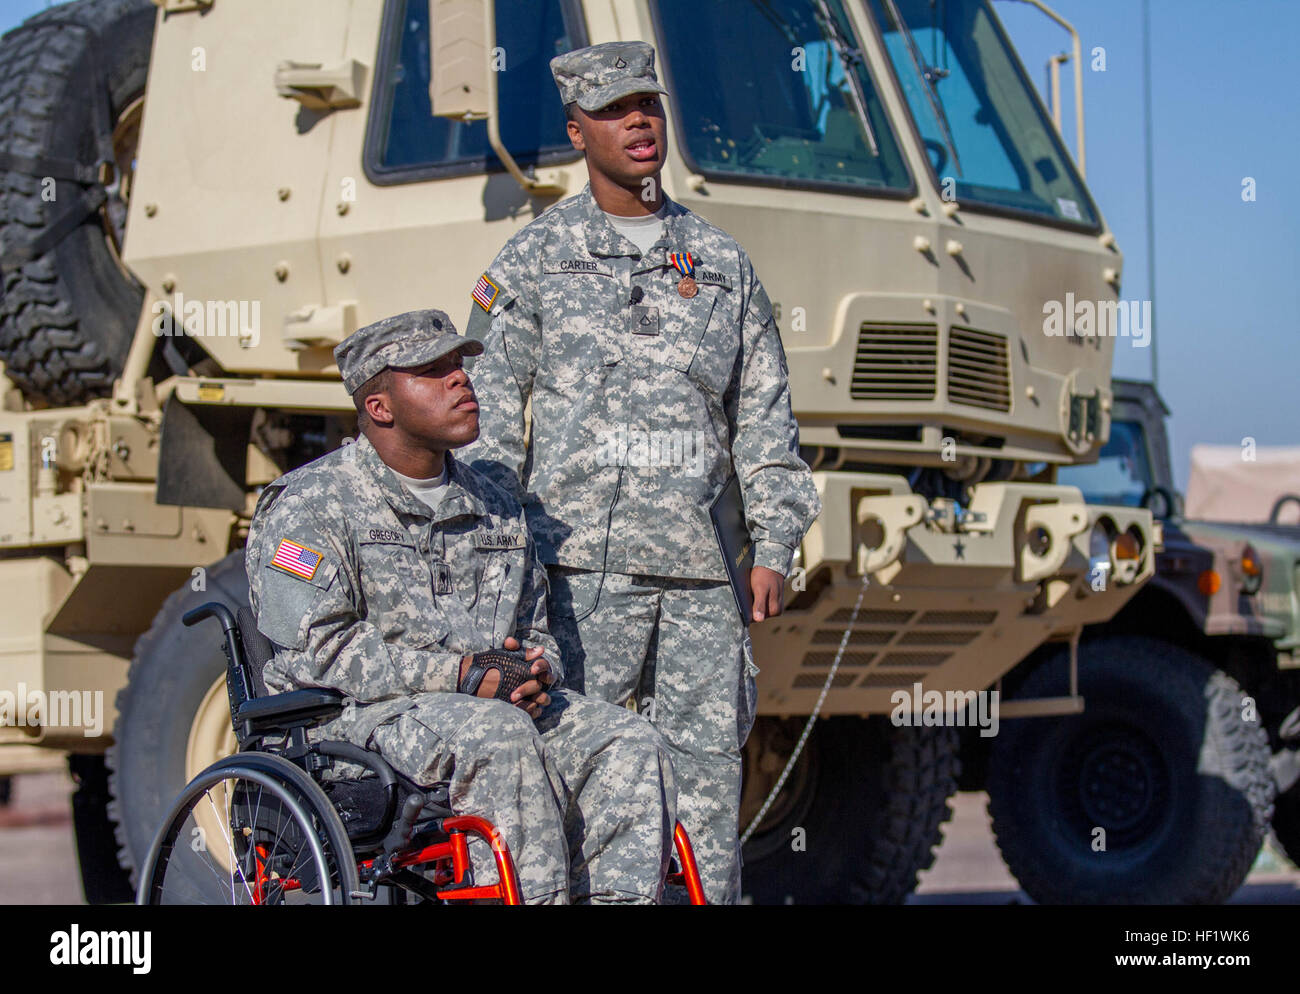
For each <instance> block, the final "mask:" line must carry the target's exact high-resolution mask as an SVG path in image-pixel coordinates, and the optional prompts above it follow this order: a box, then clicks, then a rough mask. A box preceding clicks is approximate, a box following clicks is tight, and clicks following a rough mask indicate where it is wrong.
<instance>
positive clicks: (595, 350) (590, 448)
mask: <svg viewBox="0 0 1300 994" xmlns="http://www.w3.org/2000/svg"><path fill="white" fill-rule="evenodd" d="M664 202H665V204H666V205H667V211H666V215H667V216H666V221H665V231H664V235H663V236H662V237H661V238H660V239H659V241H658V242H656V243H655V245H654V246H652V247H651V248H650V249H649V251H648V252H647V253H646V255H645V257H644V258H643V257H642V256H641V254H640V252H639V250H638V249H637V247H636V246H635V245H633V244H632V243H631V242H630V241H628V240H627V239H625V238H623V236H622V235H620V234H619V233H618V232H617V231H615V229H614V227H613V225H611V224H610V223H609V221H608V220H607V219H606V217H605V214H604V212H603V211H602V210H601V209H600V208H599V206H598V205H597V204H596V201H595V199H594V198H593V197H592V194H591V188H590V187H587V188H586V189H584V190H583V192H582V193H580V194H579V195H577V196H576V197H572V198H570V199H568V200H566V201H564V202H562V203H560V204H557V205H556V206H555V207H553V208H551V209H550V210H548V211H547V212H546V213H544V214H543V215H542V216H541V217H539V218H537V219H536V220H535V221H533V222H532V223H531V224H529V225H528V226H527V227H525V228H524V229H523V230H521V231H519V232H518V233H516V234H515V236H514V237H513V238H511V239H510V241H509V242H507V243H506V245H505V247H504V248H503V249H502V250H501V252H500V254H499V255H498V256H497V257H496V259H495V260H494V261H493V263H492V265H491V266H489V267H488V270H487V272H486V273H485V274H484V277H483V279H482V280H480V281H479V284H478V286H477V287H475V290H474V294H473V299H474V303H473V305H472V307H471V317H470V321H469V324H468V326H467V329H466V333H467V335H468V336H469V337H472V338H478V339H480V340H481V341H483V343H484V345H485V351H484V354H483V355H482V356H480V357H479V358H478V359H477V360H476V361H475V363H474V365H473V368H472V378H473V380H474V386H475V390H476V392H477V393H478V396H479V398H480V403H481V410H480V413H479V418H480V425H481V428H482V433H481V435H480V436H479V440H478V441H477V442H476V443H474V444H473V445H472V446H468V447H467V448H466V449H464V450H463V451H462V453H461V458H462V459H463V460H465V461H466V462H468V463H470V464H471V465H473V467H474V468H475V469H477V470H479V471H481V472H482V473H484V474H485V475H489V476H491V477H492V479H493V480H494V481H495V482H497V483H499V484H500V485H501V486H502V487H504V488H506V489H509V490H510V491H511V492H512V493H513V494H515V496H516V497H518V498H519V500H520V502H521V503H522V504H523V505H524V507H525V509H526V511H527V514H528V523H529V526H530V528H531V530H532V533H533V536H534V538H535V539H536V541H537V546H538V554H539V556H540V557H541V558H542V560H543V561H544V562H546V563H559V564H563V565H565V566H573V567H579V568H582V569H589V570H600V569H604V570H608V571H611V572H619V573H644V574H652V575H657V576H668V577H679V578H696V579H704V580H726V579H727V574H726V571H725V569H724V566H723V563H722V558H721V556H720V555H719V553H718V549H717V543H716V541H715V539H714V534H713V529H712V525H711V522H710V519H709V513H708V508H709V504H710V503H711V502H712V500H713V498H714V497H715V496H716V495H717V494H718V493H719V492H720V491H721V490H722V488H723V486H724V485H725V484H726V482H727V480H728V479H729V478H730V476H731V473H732V468H733V464H734V467H735V470H736V472H737V473H738V474H739V477H740V483H741V492H742V495H743V498H744V504H745V517H746V520H747V522H748V525H749V531H750V536H751V538H752V539H753V540H754V542H755V560H754V562H755V565H758V566H766V567H769V568H771V569H774V570H776V571H778V572H780V573H782V574H786V573H788V572H789V570H790V565H791V559H792V557H793V554H794V550H795V549H796V548H797V547H798V545H799V542H800V540H801V539H802V538H803V535H804V532H805V531H806V530H807V529H808V526H809V525H810V524H811V523H812V521H813V519H814V518H816V516H817V514H818V513H819V512H820V510H821V502H820V499H819V498H818V496H817V491H816V488H815V487H814V485H813V481H812V476H811V473H810V472H809V470H808V467H807V465H806V464H805V463H804V462H803V460H802V459H800V457H799V430H798V425H797V424H796V422H795V420H794V417H793V416H792V414H791V411H790V392H789V385H788V383H787V367H786V360H785V352H784V350H783V348H782V346H781V338H780V333H779V331H778V329H777V326H776V322H775V321H774V320H773V316H772V305H771V302H770V301H769V300H768V296H767V293H766V292H764V290H763V287H762V285H761V284H760V283H759V281H758V278H757V277H756V276H755V274H754V267H753V265H752V264H751V263H750V261H749V257H748V256H747V255H746V254H745V252H744V250H743V249H742V248H741V247H740V246H739V245H738V244H737V243H736V241H735V240H734V239H733V238H732V237H731V236H730V235H728V234H727V233H726V232H724V231H722V230H721V229H719V228H716V227H714V226H713V225H711V224H709V223H708V222H706V221H705V220H704V219H702V218H701V217H699V216H698V215H696V214H694V213H692V212H691V211H689V210H687V209H686V208H684V207H682V206H681V205H680V204H677V203H675V202H673V201H671V200H668V198H667V197H665V198H664ZM670 253H690V254H691V257H692V259H693V260H694V264H695V272H694V279H695V282H696V284H697V285H698V288H699V292H698V293H697V294H696V295H695V296H694V297H690V298H687V297H684V296H682V295H681V294H680V293H679V292H678V282H679V280H680V279H681V274H680V273H679V271H678V270H677V269H675V268H674V266H673V264H672V262H671V261H670V258H669V254H670ZM530 399H531V401H532V428H531V432H532V433H531V438H530V439H529V442H528V445H527V446H526V445H525V431H526V429H525V422H524V409H525V406H526V405H527V403H528V402H529V400H530ZM620 463H622V464H623V465H622V468H621V469H620V465H619V464H620Z"/></svg>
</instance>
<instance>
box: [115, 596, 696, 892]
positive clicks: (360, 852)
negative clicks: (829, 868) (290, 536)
mask: <svg viewBox="0 0 1300 994" xmlns="http://www.w3.org/2000/svg"><path fill="white" fill-rule="evenodd" d="M208 618H215V619H216V620H217V621H218V622H220V624H221V629H222V633H223V635H224V639H225V642H224V649H225V653H226V661H227V667H226V691H227V695H228V697H229V701H230V716H231V722H232V724H233V726H234V730H235V736H236V738H237V740H238V743H239V751H238V752H237V753H235V755H233V756H227V757H226V758H224V759H220V760H218V761H217V762H215V763H213V764H212V765H211V766H209V767H208V768H207V769H206V770H204V771H203V772H201V773H200V774H199V775H198V776H197V777H195V778H194V779H193V780H192V781H191V782H190V783H189V784H188V785H187V786H186V787H185V789H184V790H183V791H182V792H181V794H180V796H179V797H178V798H177V799H176V801H175V802H174V803H173V804H172V806H171V808H170V809H169V811H168V813H167V816H166V818H165V819H164V821H163V824H162V826H161V827H160V828H159V829H158V832H157V834H156V835H155V837H154V840H153V844H152V845H151V846H150V848H149V853H148V855H147V857H146V858H145V860H144V862H143V864H142V865H141V871H140V879H139V888H138V892H137V895H136V902H137V903H138V904H212V903H217V904H236V905H238V904H250V905H281V904H284V905H288V904H329V905H332V904H361V903H374V904H424V903H433V904H453V903H457V902H462V903H463V902H473V903H501V904H521V903H523V902H522V898H521V895H520V891H519V877H518V873H517V872H516V870H515V863H514V859H513V857H512V856H511V853H510V848H509V846H508V845H507V844H506V841H505V839H504V838H503V837H502V836H501V834H500V833H499V832H498V831H497V829H496V828H495V827H494V826H493V825H492V823H491V822H490V821H488V820H487V819H486V818H481V817H478V816H475V815H458V814H456V813H455V812H453V811H452V809H451V806H450V804H449V799H448V785H447V783H446V782H442V783H439V784H436V785H434V786H433V787H432V788H429V787H422V786H420V785H418V784H416V783H414V782H413V781H411V780H409V779H408V778H406V777H404V776H403V775H402V774H400V773H398V772H397V771H395V770H394V769H393V768H392V767H391V766H390V765H389V764H388V763H387V762H386V761H385V760H384V759H383V757H382V756H380V755H379V753H377V752H374V751H371V750H367V749H362V748H360V747H358V746H355V745H353V744H351V743H347V742H310V741H308V738H307V730H308V729H310V728H313V727H315V726H317V725H319V724H321V723H323V722H326V721H329V720H331V719H332V718H335V717H337V716H338V715H339V714H341V713H342V711H343V700H344V695H343V694H341V693H339V692H338V691H335V690H328V689H323V688H309V689H305V690H294V691H290V692H288V693H284V694H274V695H272V694H269V693H268V691H267V688H266V684H265V683H264V681H263V678H262V670H263V668H264V667H265V666H266V663H267V662H268V661H269V660H270V659H271V656H272V655H273V654H274V645H273V644H272V643H271V641H270V640H269V639H267V638H266V637H265V636H264V635H262V633H261V632H259V631H258V630H257V626H256V624H255V622H254V619H253V616H252V612H251V611H250V610H249V608H248V607H246V606H245V607H241V608H240V609H239V612H238V617H236V615H235V614H233V613H232V612H231V610H230V608H228V607H227V606H225V605H224V604H220V603H217V602H209V603H206V604H203V605H201V606H199V607H197V608H195V609H193V610H192V611H190V612H188V613H187V614H186V615H185V616H184V618H183V619H182V620H183V621H184V623H185V624H186V625H187V626H188V625H196V624H198V623H199V622H201V621H203V620H205V619H208ZM339 761H342V762H343V763H345V764H347V767H348V769H352V768H355V767H361V768H363V769H364V770H366V771H368V772H369V773H370V774H371V775H370V776H365V775H362V776H360V777H356V778H348V777H345V776H342V775H341V773H339V771H337V770H336V771H335V772H336V774H339V775H337V776H335V777H334V778H325V777H324V776H322V774H323V773H324V772H325V771H326V770H331V769H333V768H334V767H335V765H336V763H337V762H339ZM472 839H481V840H483V841H484V842H485V843H486V844H487V846H488V848H489V850H490V852H491V853H492V857H493V859H494V861H495V866H496V871H497V880H496V882H495V883H492V884H485V885H479V884H476V883H475V880H474V872H473V868H472V866H471V861H470V855H469V843H470V841H471V840H472ZM673 842H674V845H675V848H676V860H675V864H674V865H670V867H669V873H668V876H667V878H666V879H665V884H666V885H668V886H673V885H675V886H680V887H684V888H685V890H686V894H687V898H688V900H689V902H690V903H691V904H704V903H706V902H705V900H704V890H703V887H702V886H701V884H700V877H699V872H698V869H697V867H696V864H695V856H694V853H693V852H692V850H691V844H690V839H689V838H688V837H687V834H686V830H685V829H684V828H683V827H682V825H681V823H680V822H679V823H678V824H677V825H676V828H675V831H674V835H673Z"/></svg>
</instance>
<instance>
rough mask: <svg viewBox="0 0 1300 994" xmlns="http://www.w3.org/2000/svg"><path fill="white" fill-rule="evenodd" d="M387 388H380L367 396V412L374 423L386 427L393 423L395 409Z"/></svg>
mask: <svg viewBox="0 0 1300 994" xmlns="http://www.w3.org/2000/svg"><path fill="white" fill-rule="evenodd" d="M390 403H391V401H390V398H389V396H388V391H387V390H379V391H376V392H375V393H372V394H371V395H370V396H369V397H367V398H366V405H365V406H366V414H367V415H369V417H370V420H371V422H372V423H374V424H376V425H379V426H380V427H381V428H386V427H388V426H389V425H391V424H392V423H393V409H392V407H391V406H390Z"/></svg>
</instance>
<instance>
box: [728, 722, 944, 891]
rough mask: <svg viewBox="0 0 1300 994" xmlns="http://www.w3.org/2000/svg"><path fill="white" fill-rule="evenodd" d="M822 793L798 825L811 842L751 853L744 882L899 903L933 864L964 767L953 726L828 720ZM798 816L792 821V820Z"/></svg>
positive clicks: (756, 887) (820, 745)
mask: <svg viewBox="0 0 1300 994" xmlns="http://www.w3.org/2000/svg"><path fill="white" fill-rule="evenodd" d="M814 739H815V742H814V741H813V740H810V741H809V744H808V747H809V748H816V749H817V750H818V752H817V764H816V765H817V771H818V772H817V783H816V786H815V790H816V794H815V796H814V798H813V800H812V803H811V805H810V806H809V807H808V808H807V809H806V810H805V811H804V812H803V813H802V814H798V815H792V816H791V818H790V819H787V820H789V821H791V822H792V823H791V824H784V823H783V824H780V825H777V826H774V827H773V828H772V829H769V830H768V831H770V832H773V833H776V834H779V835H780V836H782V837H783V838H784V839H785V840H790V839H791V832H792V830H793V829H795V828H802V829H804V832H805V833H806V836H805V838H806V845H807V848H806V851H795V850H794V849H793V848H792V846H791V845H790V844H789V843H788V841H787V844H785V845H781V846H778V847H770V846H767V847H764V848H766V849H768V850H769V853H768V855H765V856H763V857H761V858H754V859H752V860H749V861H747V862H746V864H745V867H744V877H743V882H742V886H743V890H744V893H745V894H747V895H749V896H750V897H751V898H752V899H753V900H754V901H755V902H757V903H775V904H779V903H782V902H784V901H787V900H789V901H792V902H793V903H796V904H902V903H903V901H905V900H906V899H907V896H908V895H909V894H911V893H912V892H913V891H914V890H916V885H917V875H918V874H919V873H920V872H921V871H922V870H926V869H929V868H930V866H932V865H933V863H934V851H935V848H936V847H937V846H938V845H939V843H940V842H941V841H942V831H941V826H942V824H943V823H944V822H945V821H947V820H948V819H949V818H951V817H952V808H951V807H950V806H949V804H948V801H949V799H950V798H951V797H952V795H953V794H954V793H955V792H956V790H957V777H958V775H959V773H960V770H961V760H960V758H959V756H958V736H957V731H956V729H954V728H947V727H933V728H925V727H923V728H907V727H895V726H893V725H891V724H890V723H889V721H888V720H887V719H885V718H883V717H875V718H871V719H867V720H863V719H860V718H851V717H834V718H827V719H823V720H822V721H820V722H819V723H818V726H817V729H816V731H815V733H814ZM796 820H797V821H798V824H797V825H796V824H793V822H794V821H796Z"/></svg>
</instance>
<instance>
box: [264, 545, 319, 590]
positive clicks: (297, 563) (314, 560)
mask: <svg viewBox="0 0 1300 994" xmlns="http://www.w3.org/2000/svg"><path fill="white" fill-rule="evenodd" d="M320 561H321V554H320V553H319V552H317V551H316V550H315V549H309V548H307V547H306V546H305V545H299V544H298V543H297V542H290V541H289V540H288V539H287V538H282V539H280V544H279V545H278V546H276V549H275V555H274V556H273V557H272V558H271V565H272V566H275V567H277V568H278V569H282V570H284V571H285V572H286V573H292V574H293V575H294V576H297V577H301V578H302V579H304V580H310V579H311V578H312V577H313V576H315V575H316V567H318V566H319V565H320Z"/></svg>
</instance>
